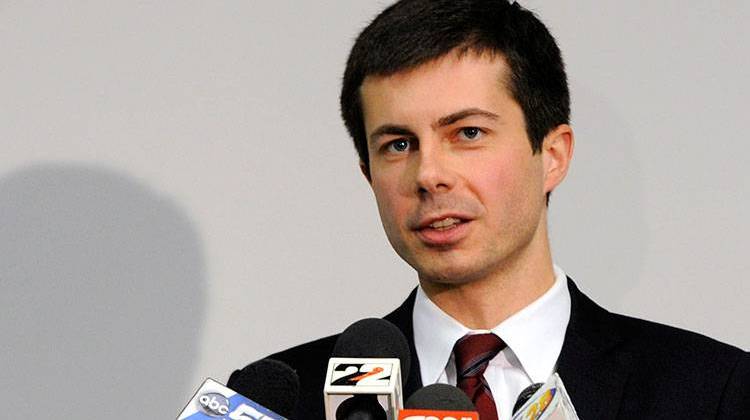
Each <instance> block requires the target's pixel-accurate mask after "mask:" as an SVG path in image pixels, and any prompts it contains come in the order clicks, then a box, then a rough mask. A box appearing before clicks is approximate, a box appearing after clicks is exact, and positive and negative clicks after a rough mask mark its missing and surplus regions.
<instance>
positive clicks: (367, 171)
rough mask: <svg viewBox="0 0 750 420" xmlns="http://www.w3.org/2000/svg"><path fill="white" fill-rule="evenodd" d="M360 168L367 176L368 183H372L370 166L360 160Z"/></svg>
mask: <svg viewBox="0 0 750 420" xmlns="http://www.w3.org/2000/svg"><path fill="white" fill-rule="evenodd" d="M359 170H360V171H362V175H364V176H365V179H366V180H367V183H368V184H372V178H370V168H369V167H368V166H367V165H365V163H364V162H362V161H361V160H360V161H359Z"/></svg>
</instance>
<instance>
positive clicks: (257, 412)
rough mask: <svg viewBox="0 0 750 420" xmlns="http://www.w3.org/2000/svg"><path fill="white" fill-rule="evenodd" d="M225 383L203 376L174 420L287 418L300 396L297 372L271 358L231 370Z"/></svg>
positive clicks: (264, 419)
mask: <svg viewBox="0 0 750 420" xmlns="http://www.w3.org/2000/svg"><path fill="white" fill-rule="evenodd" d="M228 385H229V387H226V386H224V385H222V384H221V383H219V382H217V381H215V380H213V379H211V378H208V379H206V380H205V381H204V382H203V384H202V385H201V386H200V388H198V391H197V392H196V393H195V395H194V396H193V398H192V399H191V400H190V401H189V402H188V404H187V405H186V406H185V408H184V409H183V410H182V412H181V413H180V414H179V416H178V417H177V420H209V419H210V420H217V419H218V418H220V419H233V420H234V419H236V420H287V419H286V417H285V416H289V415H291V414H292V413H293V411H294V407H295V405H296V404H297V398H298V396H299V378H298V377H297V374H296V373H295V372H294V371H293V370H292V368H290V367H289V366H287V365H286V364H284V363H282V362H279V361H276V360H270V359H263V360H259V361H257V362H253V363H251V364H249V365H247V366H246V367H245V368H244V369H242V370H236V371H234V373H232V375H231V376H230V377H229V382H228Z"/></svg>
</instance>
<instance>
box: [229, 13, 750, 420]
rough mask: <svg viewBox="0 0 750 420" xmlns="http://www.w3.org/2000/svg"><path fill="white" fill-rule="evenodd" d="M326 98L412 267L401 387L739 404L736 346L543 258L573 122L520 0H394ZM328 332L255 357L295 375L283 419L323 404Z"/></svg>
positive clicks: (662, 406) (487, 406) (502, 411)
mask: <svg viewBox="0 0 750 420" xmlns="http://www.w3.org/2000/svg"><path fill="white" fill-rule="evenodd" d="M341 107H342V115H343V117H344V121H345V123H346V126H347V129H348V130H349V133H350V134H351V136H352V138H353V140H354V144H355V146H356V149H357V151H358V153H359V157H360V167H361V170H362V173H363V175H364V176H365V178H366V179H367V181H368V182H369V184H370V186H371V187H372V190H373V192H374V194H375V198H376V201H377V204H378V209H379V212H380V217H381V220H382V223H383V227H384V228H385V231H386V234H387V237H388V239H389V241H390V243H391V245H392V246H393V248H394V249H395V250H396V252H397V253H398V254H399V255H400V256H401V257H402V258H403V259H404V260H405V261H406V262H407V263H408V264H410V265H411V266H412V267H413V268H414V269H415V270H416V271H417V273H418V276H419V287H418V288H417V289H416V290H415V291H414V292H413V293H412V294H411V295H410V296H409V298H408V299H407V300H406V302H405V303H404V304H403V305H402V306H401V307H399V308H398V309H396V310H395V311H394V312H393V313H391V314H389V315H388V316H387V317H386V319H388V320H390V321H392V322H393V323H394V324H396V325H397V326H398V327H399V328H400V329H401V330H402V331H403V332H404V335H405V336H406V337H407V339H408V341H409V344H410V348H411V354H412V363H411V365H412V368H411V371H410V372H409V375H408V377H407V378H406V379H405V391H404V394H405V396H406V397H408V396H409V395H410V394H411V393H412V392H414V391H415V390H416V389H418V388H419V387H421V386H422V385H423V384H428V383H433V382H444V383H451V384H455V385H457V386H459V387H460V388H461V389H463V390H464V391H465V392H466V393H467V395H469V397H470V398H471V399H472V400H473V401H474V403H475V404H476V405H477V407H478V409H479V411H480V412H481V416H482V419H483V420H492V419H509V418H510V416H511V411H512V407H513V403H514V402H515V400H516V396H517V395H518V394H519V393H520V392H521V390H523V389H524V388H525V387H527V386H528V385H530V384H532V383H534V382H544V381H546V379H547V378H548V377H549V376H550V375H551V374H552V373H553V372H558V373H559V374H560V375H561V377H562V379H563V381H564V382H565V385H566V387H567V389H568V391H569V393H570V395H571V398H572V400H573V403H574V405H575V407H576V409H577V411H578V413H579V415H580V417H581V418H583V419H601V418H661V417H675V416H676V417H682V418H716V417H719V416H721V417H722V418H723V417H727V418H750V356H749V355H748V354H747V353H745V352H743V351H741V350H739V349H736V348H733V347H731V346H728V345H724V344H721V343H718V342H716V341H713V340H711V339H708V338H706V337H702V336H699V335H697V334H693V333H689V332H685V331H680V330H677V329H673V328H669V327H665V326H661V325H658V324H653V323H649V322H646V321H640V320H635V319H632V318H627V317H623V316H619V315H614V314H611V313H609V312H607V311H605V310H604V309H602V308H600V307H599V306H597V305H596V304H595V303H593V302H592V301H591V300H589V299H588V298H587V297H586V296H585V295H584V294H583V293H581V292H580V291H579V290H578V289H577V287H576V286H575V284H574V283H573V282H572V281H571V280H570V279H569V278H568V277H567V276H566V274H565V273H564V272H563V270H562V269H561V268H559V267H557V266H555V265H554V264H553V262H552V256H551V253H550V247H549V240H548V235H547V208H548V203H549V195H550V193H551V192H552V190H554V189H555V187H557V186H558V185H559V184H560V183H561V182H562V180H563V179H564V177H565V175H566V173H567V170H568V166H569V163H570V160H571V157H572V153H573V144H574V136H573V130H572V128H571V127H570V126H569V125H568V122H569V114H570V99H569V93H568V86H567V80H566V75H565V70H564V66H563V63H562V58H561V54H560V51H559V49H558V47H557V45H556V43H555V41H554V39H553V37H552V36H551V35H550V33H549V32H548V30H547V28H546V27H545V26H544V24H542V23H541V22H540V21H539V20H538V19H537V18H536V17H535V16H534V15H533V14H532V13H530V12H528V11H527V10H525V9H523V8H522V7H521V6H519V5H518V4H516V3H513V4H509V3H507V2H506V1H503V0H403V1H399V2H398V3H396V4H394V5H393V6H391V7H389V8H387V9H386V10H385V11H383V12H382V13H381V14H380V15H379V16H378V17H377V18H376V19H375V20H374V21H373V22H372V23H371V24H370V25H368V26H367V28H365V29H364V31H363V32H362V33H361V34H360V36H359V38H358V39H357V41H356V43H355V45H354V47H353V48H352V51H351V53H350V56H349V60H348V62H347V67H346V71H345V74H344V82H343V87H342V93H341ZM335 339H336V337H335V336H333V337H327V338H324V339H321V340H318V341H315V342H312V343H308V344H305V345H302V346H298V347H295V348H293V349H290V350H287V351H284V352H281V353H277V354H275V355H273V356H271V357H272V358H275V359H278V360H281V361H284V362H286V363H288V364H290V365H291V366H292V367H293V368H295V369H296V370H297V372H298V374H299V375H300V379H301V390H302V396H301V401H300V404H299V407H298V410H297V416H296V417H295V418H299V419H308V418H309V419H322V418H323V417H324V415H323V411H322V405H323V404H322V389H323V382H324V377H325V367H326V363H327V359H328V357H329V356H330V353H331V349H332V346H333V344H334V343H335ZM230 386H231V378H230ZM743 416H745V417H743Z"/></svg>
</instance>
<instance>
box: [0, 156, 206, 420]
mask: <svg viewBox="0 0 750 420" xmlns="http://www.w3.org/2000/svg"><path fill="white" fill-rule="evenodd" d="M204 271H205V267H204V261H203V252H202V247H201V241H200V238H199V237H198V234H197V233H196V230H195V228H194V227H193V226H192V224H191V223H190V221H189V220H188V217H187V215H186V214H185V213H184V212H183V211H182V210H180V208H179V207H178V206H177V205H176V204H175V203H174V202H173V201H172V200H170V199H169V198H166V197H164V196H161V195H159V194H158V193H157V192H155V191H153V190H151V189H150V188H149V187H147V186H145V185H143V184H141V183H139V182H138V181H135V180H134V179H132V178H129V177H127V176H125V175H123V174H120V173H115V172H112V171H111V170H108V169H104V168H100V167H89V166H78V165H62V164H61V165H55V164H53V165H39V166H33V167H28V168H26V169H23V170H20V171H17V172H14V173H10V174H9V175H7V176H5V177H3V178H1V179H0V287H2V293H1V294H0V305H1V306H0V307H2V317H0V334H1V335H0V337H2V339H0V354H2V356H1V357H0V372H2V373H1V374H0V377H1V379H0V387H1V388H0V392H2V394H3V398H2V400H3V401H4V402H5V404H6V408H8V409H10V410H12V411H13V412H18V413H23V412H25V413H36V415H37V416H39V415H41V416H42V417H49V416H51V417H53V418H59V419H74V418H75V419H88V418H90V419H94V418H100V417H107V418H110V419H133V418H153V419H164V418H174V417H176V415H177V413H178V412H179V411H180V410H181V409H182V407H183V406H184V405H185V403H186V402H187V400H188V399H189V395H187V394H186V390H189V389H191V385H194V384H189V383H188V382H189V381H190V380H191V373H192V370H193V367H194V365H195V362H196V357H197V356H198V347H199V346H198V344H199V339H200V332H201V330H202V328H201V326H202V323H203V315H204V312H205V305H206V304H205V301H206V285H205V283H206V282H205V273H204ZM33 416H34V415H32V417H33Z"/></svg>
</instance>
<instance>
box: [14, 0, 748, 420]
mask: <svg viewBox="0 0 750 420" xmlns="http://www.w3.org/2000/svg"><path fill="white" fill-rule="evenodd" d="M384 4H386V3H385V2H382V1H379V2H372V1H349V0H346V1H343V0H338V1H333V0H329V1H315V2H312V1H310V2H301V1H260V0H255V1H221V2H219V1H168V2H148V1H139V2H125V1H119V2H88V1H83V0H80V1H73V0H71V1H59V2H45V3H41V2H20V1H19V2H16V1H4V2H1V3H0V46H1V48H2V52H3V54H2V55H3V58H2V61H1V62H0V63H1V64H0V115H1V116H2V117H0V139H2V140H1V141H2V145H3V147H2V150H3V153H0V282H1V283H0V285H2V288H3V289H4V293H3V297H2V298H1V299H2V300H1V301H0V303H2V307H3V316H2V321H0V328H2V331H1V333H2V337H4V338H3V340H2V342H1V344H0V346H2V349H0V350H2V351H0V354H2V355H3V356H1V357H0V361H1V362H0V363H2V365H1V366H0V367H2V369H3V371H4V372H7V373H6V374H4V375H2V376H3V377H2V379H0V387H1V388H0V395H4V397H3V398H8V399H9V401H10V400H13V401H28V400H29V396H30V395H36V396H37V398H35V401H34V404H35V405H34V407H36V408H37V409H39V404H40V402H39V401H38V396H39V395H42V396H49V398H47V399H45V402H43V403H42V404H47V405H46V406H45V407H48V408H49V409H53V408H54V409H56V410H58V413H59V414H60V415H59V417H60V418H73V417H75V418H98V415H94V413H102V412H114V413H117V414H116V415H115V417H112V418H131V417H134V416H136V415H137V414H138V413H141V414H142V413H144V412H147V413H149V415H147V417H152V418H169V416H174V415H176V413H177V412H178V411H179V410H180V409H181V407H182V405H183V404H184V403H186V402H187V400H188V398H189V396H190V395H191V393H192V391H193V390H194V389H195V388H196V387H197V386H198V384H199V382H200V381H201V380H202V379H203V378H204V377H206V376H211V377H214V378H217V379H219V380H222V381H224V380H226V378H227V376H228V374H229V373H230V372H231V370H232V369H234V368H238V367H241V366H243V365H245V364H246V363H248V362H251V361H253V360H255V359H258V358H260V357H263V356H264V355H266V354H269V353H271V352H275V351H278V350H281V349H282V348H285V347H288V346H291V345H294V344H297V343H301V342H303V341H306V340H310V339H313V338H316V337H320V336H322V335H327V334H332V333H335V332H338V331H340V330H341V329H343V328H344V327H346V326H347V325H348V324H350V323H351V322H353V321H355V320H357V319H359V318H363V317H367V316H382V315H384V314H385V313H387V312H388V311H390V310H391V309H392V308H394V307H395V306H396V305H397V304H399V303H400V302H401V300H402V299H403V298H404V297H405V296H406V294H407V293H408V291H409V290H410V289H411V288H413V287H414V285H415V284H416V278H415V274H414V273H413V271H412V270H411V269H410V268H409V267H408V266H406V265H405V264H404V263H403V262H402V261H401V260H400V259H398V257H397V256H396V255H395V253H394V252H393V251H392V250H391V248H390V246H389V245H388V243H387V241H386V239H385V235H384V234H383V232H382V228H381V226H380V222H379V220H378V216H377V210H376V208H375V204H374V200H373V198H372V195H371V193H370V191H369V188H368V186H367V184H366V182H365V181H364V179H362V177H361V175H360V174H359V169H358V168H357V158H356V154H355V152H354V148H353V146H352V145H351V142H350V140H349V138H348V136H347V134H346V132H345V129H344V127H343V124H342V122H341V121H340V118H339V111H338V93H339V87H340V86H339V83H340V79H341V75H342V72H343V68H344V62H345V59H346V55H347V53H348V50H349V48H350V46H351V44H352V42H353V39H354V37H355V36H356V34H357V33H358V31H359V30H360V29H361V28H362V27H363V26H364V25H365V24H366V23H367V22H369V20H370V19H371V18H372V17H374V15H375V14H376V13H377V11H379V10H381V9H382V7H383V5H384ZM523 4H525V5H526V6H527V7H528V8H530V9H533V10H536V11H537V12H538V13H539V15H540V16H541V18H542V20H543V21H545V22H546V23H547V24H548V25H549V27H550V28H551V30H552V32H553V34H554V35H555V36H556V38H557V39H558V41H559V43H560V45H561V48H562V50H563V54H564V57H565V60H566V62H567V66H568V72H569V77H570V82H571V90H572V95H573V118H574V120H573V124H574V129H575V130H576V136H577V137H576V138H577V149H576V155H575V158H574V162H573V167H572V170H571V173H570V175H569V178H568V179H567V180H566V182H565V184H564V185H563V187H561V188H560V189H559V190H558V191H556V192H555V193H554V194H553V198H552V203H551V220H550V225H551V232H552V241H553V252H554V256H555V260H556V262H557V263H558V264H559V265H561V266H562V267H563V268H564V269H565V270H566V271H567V272H568V274H569V275H571V276H572V277H573V278H574V279H575V280H576V281H577V282H578V284H579V286H580V287H581V288H582V289H583V290H584V291H585V292H586V293H588V294H589V295H590V296H591V297H592V298H594V299H595V300H596V301H598V302H599V303H600V304H602V305H603V306H605V307H607V308H608V309H611V310H613V311H617V312H622V313H626V314H631V315H634V316H638V317H644V318H649V319H653V320H656V321H660V322H664V323H668V324H672V325H676V326H680V327H684V328H687V329H691V330H696V331H699V332H701V333H704V334H707V335H710V336H713V337H715V338H718V339H720V340H722V341H726V342H729V343H732V344H734V345H737V346H740V347H743V348H749V347H750V329H748V328H747V327H746V325H745V324H746V320H747V319H748V314H749V311H748V309H747V307H748V306H747V301H748V296H750V285H748V282H747V281H746V280H745V277H746V273H747V272H748V271H749V270H750V264H749V263H748V258H747V257H746V255H745V254H746V250H747V249H748V237H749V236H750V224H749V223H748V221H747V218H746V215H747V214H748V210H749V209H748V204H749V202H750V198H749V195H748V193H749V192H750V189H749V188H748V184H747V181H746V179H747V174H746V172H747V170H746V166H747V162H748V158H747V155H746V143H747V140H746V139H745V138H744V137H745V136H744V134H745V133H746V132H747V127H746V120H747V110H746V108H745V107H746V106H747V98H749V97H750V81H748V71H747V69H748V68H750V62H749V61H750V60H749V59H748V57H750V54H749V53H750V51H749V50H748V48H747V43H746V40H747V39H750V29H749V28H748V26H747V25H746V24H745V22H747V21H748V19H750V6H749V3H748V2H745V1H742V0H734V1H729V0H727V1H722V2H703V1H677V0H669V1H667V0H663V1H658V2H654V1H640V2H638V1H636V2H615V1H612V2H602V1H598V0H597V1H594V0H585V1H581V0H578V1H568V0H566V1H554V2H550V1H546V2H545V1H541V0H534V1H527V2H525V3H523ZM743 174H744V175H743ZM32 393H34V394H32ZM80 395H86V398H87V399H89V400H90V401H89V402H88V404H87V406H86V407H87V409H86V410H84V411H81V408H80V407H76V406H70V404H67V405H66V403H67V402H68V401H70V400H71V399H74V398H76V397H77V396H80ZM19 404H21V406H23V405H24V404H31V402H30V401H29V402H21V403H19ZM61 407H64V408H61ZM59 410H63V411H59ZM64 410H69V411H64ZM151 413H153V415H152V414H151ZM118 416H120V417H118Z"/></svg>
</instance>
